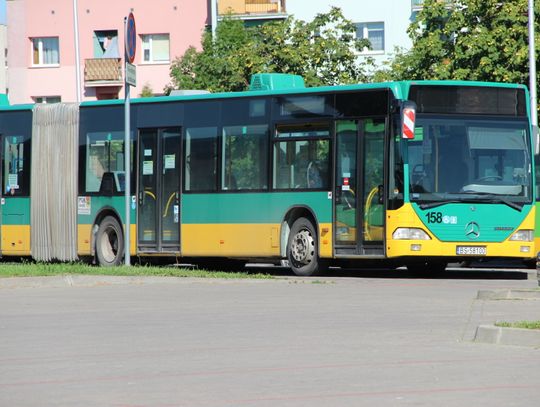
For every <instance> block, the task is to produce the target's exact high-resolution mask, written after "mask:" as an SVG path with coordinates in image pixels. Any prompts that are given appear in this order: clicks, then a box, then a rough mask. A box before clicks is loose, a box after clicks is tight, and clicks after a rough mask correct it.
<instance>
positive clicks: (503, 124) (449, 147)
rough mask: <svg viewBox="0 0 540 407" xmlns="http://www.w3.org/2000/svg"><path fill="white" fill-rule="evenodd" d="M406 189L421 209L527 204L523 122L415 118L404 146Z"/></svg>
mask: <svg viewBox="0 0 540 407" xmlns="http://www.w3.org/2000/svg"><path fill="white" fill-rule="evenodd" d="M407 146H408V162H409V191H410V199H411V201H412V202H417V203H419V204H420V205H421V207H429V206H432V207H433V206H437V205H440V204H444V203H448V202H491V203H504V204H507V205H509V206H512V207H514V208H516V209H521V207H522V206H523V205H524V204H525V203H530V202H531V188H532V179H531V163H530V159H529V155H530V143H529V141H528V125H527V122H526V121H524V120H515V119H513V120H512V119H501V118H497V119H494V118H493V116H491V117H489V118H487V117H486V118H479V117H478V116H475V117H474V118H473V117H470V116H453V117H452V118H450V117H449V116H435V115H418V117H417V121H416V130H415V138H414V140H409V141H408V142H407Z"/></svg>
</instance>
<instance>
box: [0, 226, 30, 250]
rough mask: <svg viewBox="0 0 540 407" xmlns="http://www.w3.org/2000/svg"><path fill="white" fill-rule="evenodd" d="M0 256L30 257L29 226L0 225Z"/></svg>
mask: <svg viewBox="0 0 540 407" xmlns="http://www.w3.org/2000/svg"><path fill="white" fill-rule="evenodd" d="M2 254H3V255H6V256H9V255H13V256H29V255H30V226H29V225H2Z"/></svg>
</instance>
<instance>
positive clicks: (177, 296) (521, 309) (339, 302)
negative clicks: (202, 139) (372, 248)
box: [0, 271, 540, 407]
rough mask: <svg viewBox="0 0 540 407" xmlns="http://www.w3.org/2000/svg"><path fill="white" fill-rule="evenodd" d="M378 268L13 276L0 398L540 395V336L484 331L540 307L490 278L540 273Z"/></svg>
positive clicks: (401, 401)
mask: <svg viewBox="0 0 540 407" xmlns="http://www.w3.org/2000/svg"><path fill="white" fill-rule="evenodd" d="M378 273H379V272H376V271H373V272H370V273H368V274H369V276H368V277H366V276H365V274H364V275H362V277H358V276H355V275H354V273H352V274H350V275H347V276H342V277H331V276H330V277H323V278H304V279H298V278H281V277H279V278H277V279H275V280H263V281H261V280H257V281H255V280H197V279H170V278H163V279H155V278H152V279H141V278H139V279H133V280H124V281H120V280H115V279H113V280H114V281H113V280H109V281H106V280H104V279H99V278H96V277H94V280H92V279H90V278H87V279H86V280H84V281H83V279H84V278H83V277H81V280H80V281H79V280H78V278H77V277H75V278H73V279H71V280H70V281H68V282H66V281H65V280H63V282H61V283H60V282H58V281H57V282H56V283H54V284H49V283H47V282H46V281H45V280H44V281H43V282H42V284H30V285H29V284H23V283H22V282H21V284H19V285H16V284H12V285H10V286H2V287H3V288H0V338H1V340H0V405H1V406H10V407H16V406H21V407H22V406H24V407H27V406H44V405H47V406H58V407H61V406H66V407H67V406H69V407H74V406H111V407H143V406H144V407H146V406H153V407H170V406H203V407H206V406H208V407H214V406H215V407H229V406H256V407H259V406H262V407H265V406H413V405H414V406H433V405H437V404H438V405H442V406H466V405H474V406H490V407H491V406H512V405H513V406H532V405H536V404H537V402H538V399H539V398H540V386H539V385H538V379H537V376H538V366H539V365H540V350H539V349H535V348H534V347H528V346H527V347H525V346H523V347H519V346H503V345H491V344H483V343H475V342H473V338H474V334H475V331H476V328H477V327H478V326H479V325H481V324H491V323H493V322H494V321H501V320H505V321H515V320H523V319H538V318H539V315H540V301H539V300H534V299H532V300H512V299H511V300H492V299H479V298H478V291H479V290H505V289H514V290H519V289H534V288H537V282H536V281H534V280H530V279H519V278H516V279H506V278H505V276H506V277H508V275H500V274H485V275H483V276H484V277H485V278H478V276H476V278H456V277H455V276H454V277H452V275H450V277H449V278H437V279H418V278H409V277H403V276H401V277H402V278H389V277H387V276H386V273H385V272H380V274H378ZM360 274H361V273H360ZM497 276H499V277H497ZM52 280H53V279H50V280H48V281H52Z"/></svg>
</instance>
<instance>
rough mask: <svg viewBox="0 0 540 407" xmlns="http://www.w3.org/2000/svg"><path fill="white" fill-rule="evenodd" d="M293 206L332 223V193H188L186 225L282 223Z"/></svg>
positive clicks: (184, 206) (184, 201)
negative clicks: (304, 209)
mask: <svg viewBox="0 0 540 407" xmlns="http://www.w3.org/2000/svg"><path fill="white" fill-rule="evenodd" d="M293 206H304V207H308V208H311V210H312V211H313V212H314V214H315V216H316V217H317V221H318V222H319V223H330V222H331V221H332V199H329V197H328V192H271V193H268V192H264V193H246V194H244V193H234V194H184V195H183V196H182V213H181V216H182V223H183V224H216V223H217V224H219V223H223V224H231V223H240V224H242V223H259V224H260V223H280V222H281V221H282V220H283V217H284V216H285V214H286V212H287V210H288V209H290V208H292V207H293Z"/></svg>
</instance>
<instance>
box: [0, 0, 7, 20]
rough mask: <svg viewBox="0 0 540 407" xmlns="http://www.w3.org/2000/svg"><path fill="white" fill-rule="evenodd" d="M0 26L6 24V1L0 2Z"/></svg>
mask: <svg viewBox="0 0 540 407" xmlns="http://www.w3.org/2000/svg"><path fill="white" fill-rule="evenodd" d="M0 24H6V0H0Z"/></svg>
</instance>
